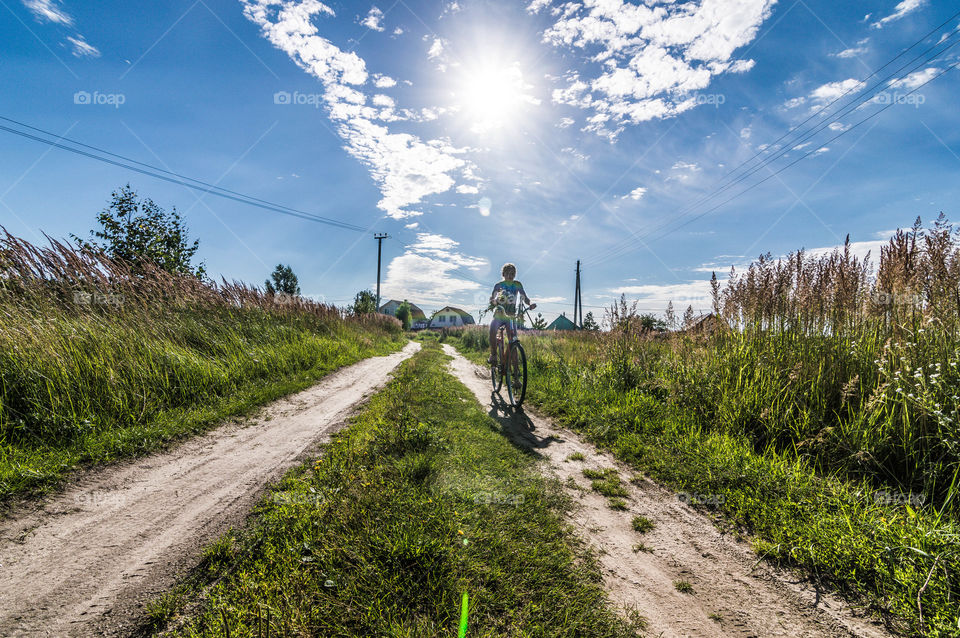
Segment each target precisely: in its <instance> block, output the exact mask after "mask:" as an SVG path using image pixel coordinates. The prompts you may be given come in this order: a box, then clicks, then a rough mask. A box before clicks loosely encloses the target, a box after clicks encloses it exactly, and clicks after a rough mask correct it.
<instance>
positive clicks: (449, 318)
mask: <svg viewBox="0 0 960 638" xmlns="http://www.w3.org/2000/svg"><path fill="white" fill-rule="evenodd" d="M475 323H476V321H474V320H473V316H472V315H471V314H470V313H468V312H466V311H464V310H461V309H460V308H454V307H453V306H447V307H446V308H441V309H440V310H438V311H436V312H435V313H433V318H432V319H430V327H431V328H454V327H456V326H470V325H473V324H475Z"/></svg>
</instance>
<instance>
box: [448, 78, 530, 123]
mask: <svg viewBox="0 0 960 638" xmlns="http://www.w3.org/2000/svg"><path fill="white" fill-rule="evenodd" d="M460 84H461V86H460V88H459V90H458V91H457V92H456V97H457V102H458V104H457V106H458V107H459V109H460V111H461V113H462V114H463V115H464V116H465V118H466V119H467V121H468V124H469V126H470V128H471V130H473V131H475V132H488V131H490V130H493V129H502V128H507V127H512V126H515V125H516V124H518V123H519V122H520V120H521V119H522V118H523V117H524V115H525V111H526V110H527V108H528V107H529V106H531V105H537V104H539V103H540V101H539V100H538V99H536V98H535V97H533V96H532V95H531V94H530V92H531V90H532V89H533V87H532V85H530V84H528V83H526V82H525V81H524V79H523V72H522V71H521V69H520V65H519V63H513V64H510V65H494V64H486V65H480V66H476V67H473V68H469V69H465V70H464V72H463V74H462V76H461V78H460Z"/></svg>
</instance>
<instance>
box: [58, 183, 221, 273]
mask: <svg viewBox="0 0 960 638" xmlns="http://www.w3.org/2000/svg"><path fill="white" fill-rule="evenodd" d="M110 196H111V200H110V204H109V205H108V206H107V208H105V209H104V210H103V211H101V212H100V214H98V215H97V221H98V222H99V223H100V226H101V229H100V230H98V231H93V230H92V231H90V235H91V236H92V237H93V239H92V240H91V241H90V242H85V241H83V240H81V239H80V238H79V237H77V236H76V235H73V236H72V237H73V239H74V240H75V241H76V242H77V243H78V244H79V245H80V246H81V247H83V248H85V249H88V250H95V251H98V252H103V253H105V254H106V255H107V256H108V257H110V258H111V259H116V260H118V261H125V262H128V263H130V264H132V265H133V266H134V268H136V266H137V264H139V263H141V262H144V261H146V262H148V263H151V264H153V265H154V266H156V267H157V268H160V269H162V270H166V271H167V272H169V273H172V274H177V275H196V276H197V277H201V276H203V275H204V273H205V268H204V265H203V264H202V263H201V264H200V265H199V266H198V267H197V268H196V269H194V267H193V266H192V265H191V263H190V262H191V260H192V259H193V256H194V255H195V254H196V252H197V249H198V248H199V247H200V241H199V240H194V242H193V243H192V244H191V243H190V239H189V230H188V229H187V226H186V225H185V224H184V221H183V218H182V217H181V216H180V214H179V213H178V212H177V209H176V208H174V209H173V210H171V211H170V212H167V211H165V210H164V209H162V208H160V206H158V205H157V204H156V203H155V202H154V201H153V200H152V199H149V198H147V199H140V197H139V196H138V195H137V193H136V192H135V191H134V190H133V189H132V188H130V184H127V185H126V186H123V187H122V188H120V190H117V191H114V192H113V193H111V195H110ZM97 240H100V241H97Z"/></svg>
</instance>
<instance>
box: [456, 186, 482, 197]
mask: <svg viewBox="0 0 960 638" xmlns="http://www.w3.org/2000/svg"><path fill="white" fill-rule="evenodd" d="M457 192H458V193H460V194H461V195H476V194H477V193H479V192H480V189H479V188H477V187H476V186H471V185H469V184H461V185H460V186H457Z"/></svg>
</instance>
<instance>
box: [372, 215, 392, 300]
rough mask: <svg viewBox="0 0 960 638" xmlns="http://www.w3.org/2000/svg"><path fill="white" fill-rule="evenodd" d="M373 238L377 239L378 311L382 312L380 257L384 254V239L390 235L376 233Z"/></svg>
mask: <svg viewBox="0 0 960 638" xmlns="http://www.w3.org/2000/svg"><path fill="white" fill-rule="evenodd" d="M373 238H374V239H376V240H377V312H380V258H381V256H382V255H383V240H384V239H389V238H390V235H388V234H386V233H375V234H374V236H373Z"/></svg>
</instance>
